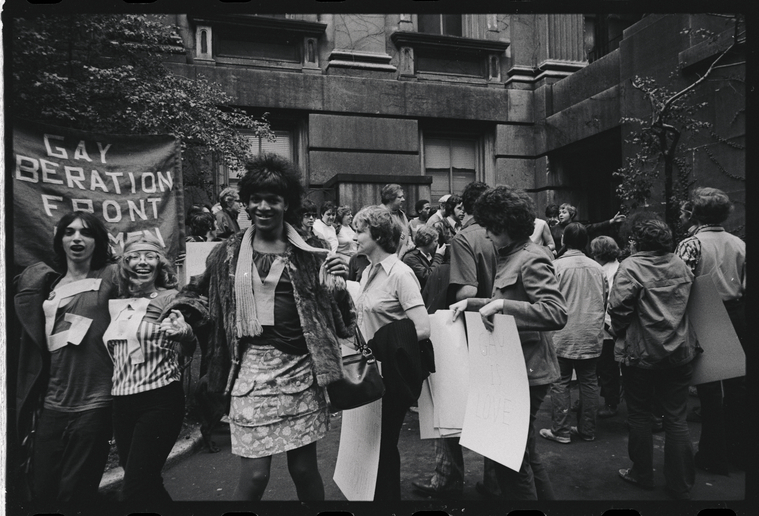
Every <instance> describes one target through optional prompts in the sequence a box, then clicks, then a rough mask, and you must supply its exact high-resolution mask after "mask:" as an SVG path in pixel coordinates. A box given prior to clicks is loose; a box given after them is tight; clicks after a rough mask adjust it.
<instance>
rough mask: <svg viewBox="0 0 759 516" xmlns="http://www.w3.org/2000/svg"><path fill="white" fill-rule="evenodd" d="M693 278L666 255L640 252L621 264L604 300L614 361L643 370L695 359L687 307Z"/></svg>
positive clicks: (673, 257) (680, 263) (694, 343)
mask: <svg viewBox="0 0 759 516" xmlns="http://www.w3.org/2000/svg"><path fill="white" fill-rule="evenodd" d="M692 284H693V273H692V272H691V271H690V269H689V268H688V266H687V265H685V262H683V261H682V260H681V259H680V258H679V257H677V256H675V255H674V254H672V253H657V252H653V251H641V252H637V253H635V254H633V255H632V256H630V257H629V258H628V259H626V260H624V261H622V263H621V264H620V265H619V270H618V271H617V275H616V276H615V278H614V288H613V289H612V291H611V297H610V298H609V315H610V316H611V328H612V333H614V334H615V335H616V336H617V337H620V336H623V335H624V341H622V340H618V341H617V344H616V345H615V347H614V358H615V360H617V361H618V362H622V363H623V364H625V365H628V366H636V367H641V368H643V369H661V368H669V367H676V366H679V365H682V364H685V363H688V362H690V361H691V360H692V359H693V358H694V357H695V354H696V347H697V343H696V338H695V334H694V333H693V329H692V327H691V325H690V323H689V321H688V314H687V311H686V309H687V305H688V297H689V296H690V289H691V286H692Z"/></svg>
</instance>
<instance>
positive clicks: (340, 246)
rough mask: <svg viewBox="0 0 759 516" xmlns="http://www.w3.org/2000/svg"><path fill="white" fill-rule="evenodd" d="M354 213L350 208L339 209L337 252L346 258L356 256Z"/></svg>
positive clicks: (342, 207) (336, 224)
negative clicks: (353, 225)
mask: <svg viewBox="0 0 759 516" xmlns="http://www.w3.org/2000/svg"><path fill="white" fill-rule="evenodd" d="M352 222H353V212H352V210H351V208H350V206H340V207H339V208H338V209H337V218H336V222H335V226H336V227H335V230H336V231H337V252H338V253H340V254H344V255H345V256H353V255H354V254H356V241H355V237H356V232H355V231H353V227H351V223H352Z"/></svg>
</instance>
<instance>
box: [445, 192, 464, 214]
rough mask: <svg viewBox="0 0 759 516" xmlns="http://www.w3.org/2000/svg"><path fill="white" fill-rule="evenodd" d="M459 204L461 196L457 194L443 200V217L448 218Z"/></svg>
mask: <svg viewBox="0 0 759 516" xmlns="http://www.w3.org/2000/svg"><path fill="white" fill-rule="evenodd" d="M459 204H461V196H460V195H458V194H453V195H451V196H450V197H449V198H448V199H446V200H445V202H444V203H443V208H444V213H443V217H450V216H451V215H453V210H454V209H455V208H456V206H458V205H459Z"/></svg>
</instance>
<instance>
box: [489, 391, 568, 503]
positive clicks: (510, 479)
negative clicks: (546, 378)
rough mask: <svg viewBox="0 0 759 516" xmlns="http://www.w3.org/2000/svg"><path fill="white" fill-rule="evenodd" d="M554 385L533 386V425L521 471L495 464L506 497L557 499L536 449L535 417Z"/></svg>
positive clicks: (511, 498) (531, 403)
mask: <svg viewBox="0 0 759 516" xmlns="http://www.w3.org/2000/svg"><path fill="white" fill-rule="evenodd" d="M550 387H551V386H550V385H537V386H534V387H530V427H529V429H528V431H527V446H526V448H525V450H524V458H523V459H522V466H521V467H520V468H519V471H518V472H517V471H513V470H511V469H509V468H507V467H506V466H504V465H502V464H496V465H495V474H496V478H497V479H498V486H499V487H500V488H501V493H502V495H503V498H505V499H507V500H555V496H554V494H553V488H552V487H551V481H550V480H549V478H548V471H547V470H546V468H545V466H544V465H543V463H542V462H541V461H540V456H539V455H538V451H537V450H536V449H535V417H536V416H537V414H538V410H540V405H541V403H543V399H544V398H545V397H546V394H548V389H550Z"/></svg>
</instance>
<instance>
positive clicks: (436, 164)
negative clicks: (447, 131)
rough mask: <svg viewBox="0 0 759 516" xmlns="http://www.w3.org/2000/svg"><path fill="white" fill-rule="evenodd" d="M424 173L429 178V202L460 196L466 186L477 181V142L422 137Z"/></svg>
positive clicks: (473, 140)
mask: <svg viewBox="0 0 759 516" xmlns="http://www.w3.org/2000/svg"><path fill="white" fill-rule="evenodd" d="M424 173H425V175H428V176H431V177H432V185H431V187H430V189H431V192H430V195H431V196H432V199H439V198H440V197H442V196H443V195H445V194H449V193H456V194H459V195H461V192H462V191H463V190H464V187H465V186H466V185H467V184H468V183H471V182H472V181H476V180H477V140H475V139H459V138H438V137H432V138H425V140H424Z"/></svg>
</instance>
